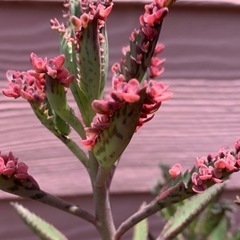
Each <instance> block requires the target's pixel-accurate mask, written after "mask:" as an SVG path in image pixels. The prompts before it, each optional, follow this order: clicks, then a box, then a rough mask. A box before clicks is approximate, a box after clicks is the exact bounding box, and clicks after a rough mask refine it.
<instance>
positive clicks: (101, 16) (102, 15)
mask: <svg viewBox="0 0 240 240" xmlns="http://www.w3.org/2000/svg"><path fill="white" fill-rule="evenodd" d="M112 7H113V4H110V5H108V6H105V5H103V4H101V3H99V2H97V3H95V2H91V3H89V4H88V5H87V6H86V7H85V8H86V9H87V11H85V12H84V13H83V14H82V15H81V16H80V17H79V18H78V17H76V16H72V18H71V22H72V24H73V25H74V26H75V28H76V30H77V31H81V30H82V29H83V28H86V27H87V26H88V23H89V22H91V21H92V20H93V19H94V18H97V19H98V20H100V21H106V19H107V17H108V15H109V14H110V13H111V11H112Z"/></svg>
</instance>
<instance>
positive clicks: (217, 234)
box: [207, 218, 229, 240]
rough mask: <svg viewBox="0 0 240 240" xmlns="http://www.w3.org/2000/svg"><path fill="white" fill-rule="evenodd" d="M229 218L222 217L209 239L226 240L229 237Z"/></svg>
mask: <svg viewBox="0 0 240 240" xmlns="http://www.w3.org/2000/svg"><path fill="white" fill-rule="evenodd" d="M228 227H229V224H228V220H227V219H226V218H222V219H221V221H220V223H219V224H218V226H217V227H216V228H215V229H214V230H213V232H212V233H211V235H210V236H209V237H208V238H207V240H226V239H229V238H228V236H227V232H228Z"/></svg>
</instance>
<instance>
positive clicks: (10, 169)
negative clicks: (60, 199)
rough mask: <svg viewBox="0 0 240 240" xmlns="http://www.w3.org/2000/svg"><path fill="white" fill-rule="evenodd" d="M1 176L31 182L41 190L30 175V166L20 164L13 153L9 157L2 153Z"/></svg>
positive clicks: (0, 156) (0, 157)
mask: <svg viewBox="0 0 240 240" xmlns="http://www.w3.org/2000/svg"><path fill="white" fill-rule="evenodd" d="M0 176H2V177H4V176H5V177H7V178H13V179H16V180H18V181H21V182H24V181H30V182H31V183H32V184H33V185H34V186H36V187H37V188H39V187H38V184H37V182H36V181H35V180H34V178H33V177H32V176H30V175H29V174H28V166H27V165H26V164H25V163H23V162H19V161H18V158H16V157H14V156H13V154H12V152H9V154H8V155H4V154H1V153H0Z"/></svg>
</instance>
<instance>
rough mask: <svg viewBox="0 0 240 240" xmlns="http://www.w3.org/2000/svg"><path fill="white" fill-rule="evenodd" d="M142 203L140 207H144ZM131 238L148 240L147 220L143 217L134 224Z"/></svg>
mask: <svg viewBox="0 0 240 240" xmlns="http://www.w3.org/2000/svg"><path fill="white" fill-rule="evenodd" d="M144 205H145V204H142V206H141V207H144ZM133 240H148V220H147V219H146V218H145V219H143V220H142V221H141V222H139V223H138V224H136V225H135V226H134V229H133Z"/></svg>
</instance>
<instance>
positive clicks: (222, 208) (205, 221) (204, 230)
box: [194, 195, 231, 240]
mask: <svg viewBox="0 0 240 240" xmlns="http://www.w3.org/2000/svg"><path fill="white" fill-rule="evenodd" d="M219 197H220V195H219ZM216 201H217V199H214V202H212V203H211V204H209V205H208V207H207V208H206V209H205V210H204V211H203V212H202V213H201V215H200V217H199V218H198V219H196V220H195V226H194V230H195V232H196V234H197V238H196V240H205V239H207V237H208V236H209V235H210V234H211V233H212V232H213V231H214V229H215V228H217V227H218V225H219V223H220V222H221V220H222V219H223V218H226V219H228V216H227V215H226V212H227V211H230V210H231V208H230V206H229V202H228V203H227V202H219V203H216Z"/></svg>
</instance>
